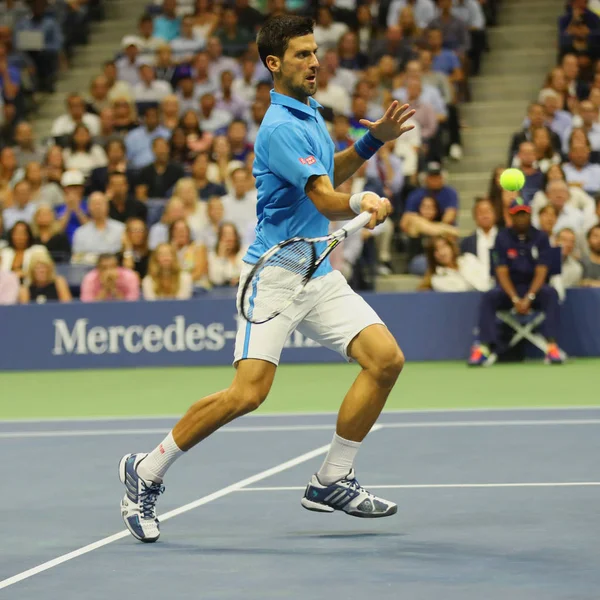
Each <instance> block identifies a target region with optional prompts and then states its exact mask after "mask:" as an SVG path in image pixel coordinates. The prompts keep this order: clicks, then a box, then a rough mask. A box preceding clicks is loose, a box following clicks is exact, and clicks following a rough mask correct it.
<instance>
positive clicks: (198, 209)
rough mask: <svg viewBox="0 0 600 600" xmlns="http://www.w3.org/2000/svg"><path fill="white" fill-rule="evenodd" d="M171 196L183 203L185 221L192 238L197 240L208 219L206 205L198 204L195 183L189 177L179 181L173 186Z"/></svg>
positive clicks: (203, 203)
mask: <svg viewBox="0 0 600 600" xmlns="http://www.w3.org/2000/svg"><path fill="white" fill-rule="evenodd" d="M173 196H175V197H177V198H179V199H180V200H181V201H182V202H183V209H184V212H185V220H186V221H187V224H188V225H189V226H190V228H191V230H192V232H193V234H194V235H193V238H194V239H196V240H197V239H198V237H199V235H200V232H201V231H202V229H204V227H205V226H206V224H207V223H208V219H207V216H206V203H205V202H200V200H199V197H198V188H197V187H196V183H195V181H194V180H193V179H192V178H191V177H184V178H183V179H180V180H179V181H178V182H177V184H176V185H175V189H174V190H173Z"/></svg>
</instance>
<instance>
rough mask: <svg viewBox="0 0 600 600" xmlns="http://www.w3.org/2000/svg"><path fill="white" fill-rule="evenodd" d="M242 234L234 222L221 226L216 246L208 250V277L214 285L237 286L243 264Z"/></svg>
mask: <svg viewBox="0 0 600 600" xmlns="http://www.w3.org/2000/svg"><path fill="white" fill-rule="evenodd" d="M242 258H243V252H242V249H241V241H240V236H239V233H238V231H237V229H236V228H235V225H233V224H232V223H223V224H222V225H221V226H220V227H219V232H218V236H217V244H216V247H214V248H211V249H210V250H209V252H208V279H209V281H210V283H211V284H212V285H213V286H230V287H233V286H236V285H237V284H238V283H239V280H240V273H241V270H242V266H243V264H244V263H243V261H242Z"/></svg>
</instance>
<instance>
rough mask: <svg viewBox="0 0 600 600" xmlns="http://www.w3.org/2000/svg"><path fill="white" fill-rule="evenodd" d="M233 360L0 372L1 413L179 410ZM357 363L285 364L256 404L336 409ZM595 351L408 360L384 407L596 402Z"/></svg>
mask: <svg viewBox="0 0 600 600" xmlns="http://www.w3.org/2000/svg"><path fill="white" fill-rule="evenodd" d="M233 372H234V371H233V369H232V368H231V367H196V368H174V367H171V368H147V369H110V370H108V369H107V370H79V371H53V372H18V373H9V372H2V373H0V419H27V418H31V419H33V418H59V417H60V418H62V417H94V416H98V417H101V416H154V415H178V414H181V413H182V412H184V411H185V410H186V409H187V407H188V406H189V405H190V404H191V403H192V402H194V401H195V400H197V399H199V398H201V397H203V396H205V395H207V394H210V393H212V392H215V391H217V390H220V389H223V388H225V387H227V385H228V384H229V382H230V381H231V378H232V376H233ZM357 372H358V367H357V366H356V365H346V364H311V365H282V366H281V367H280V368H279V370H278V373H277V378H276V380H275V384H274V386H273V389H272V391H271V394H270V396H269V398H268V399H267V401H266V402H265V403H264V404H263V406H262V407H261V409H260V410H261V412H267V413H286V412H320V411H323V412H329V411H335V410H337V408H338V407H339V404H340V402H341V400H342V398H343V396H344V394H345V392H346V390H347V389H348V387H349V386H350V384H351V383H352V381H353V379H354V377H355V376H356V374H357ZM598 373H600V359H576V360H573V361H570V362H569V363H567V364H566V365H563V366H560V367H550V366H546V365H543V364H542V363H541V362H539V361H537V362H527V363H523V364H505V365H502V364H499V365H495V366H494V367H492V368H489V369H468V368H467V367H466V366H465V364H464V363H462V362H461V363H458V362H429V363H407V365H406V367H405V369H404V372H403V373H402V375H401V377H400V379H399V381H398V383H397V385H396V387H395V388H394V391H393V392H392V395H391V397H390V399H389V401H388V404H387V408H389V409H404V410H426V409H460V408H516V407H536V406H537V407H541V406H543V407H546V406H557V407H568V406H596V405H600V397H599V396H598V393H597V391H596V390H597V386H596V381H597V378H598Z"/></svg>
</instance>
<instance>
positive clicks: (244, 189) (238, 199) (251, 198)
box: [222, 167, 257, 231]
mask: <svg viewBox="0 0 600 600" xmlns="http://www.w3.org/2000/svg"><path fill="white" fill-rule="evenodd" d="M231 186H232V192H231V193H230V194H227V195H225V196H223V198H222V201H223V208H224V209H225V220H226V221H229V222H230V223H232V224H233V225H235V227H236V229H237V230H238V231H246V230H247V229H248V227H249V226H250V225H251V224H252V223H255V222H256V201H257V200H256V191H255V190H250V182H249V177H248V171H247V170H246V168H245V167H240V168H238V169H235V170H234V171H233V172H232V173H231Z"/></svg>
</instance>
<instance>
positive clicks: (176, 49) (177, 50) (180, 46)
mask: <svg viewBox="0 0 600 600" xmlns="http://www.w3.org/2000/svg"><path fill="white" fill-rule="evenodd" d="M205 45H206V38H204V37H202V36H200V35H198V33H197V32H195V31H194V17H193V16H192V15H184V16H183V17H182V19H181V31H180V32H179V35H178V36H177V37H176V38H175V39H174V40H171V49H172V50H173V58H174V59H175V60H176V61H177V62H190V61H191V60H192V58H193V57H194V54H196V52H199V51H200V50H202V49H203V48H204V46H205Z"/></svg>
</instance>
